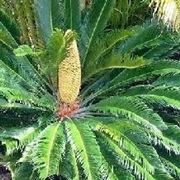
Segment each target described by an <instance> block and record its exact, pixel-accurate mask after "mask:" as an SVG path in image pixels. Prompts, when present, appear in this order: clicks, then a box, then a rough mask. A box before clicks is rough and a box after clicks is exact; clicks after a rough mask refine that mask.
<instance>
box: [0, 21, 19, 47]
mask: <svg viewBox="0 0 180 180" xmlns="http://www.w3.org/2000/svg"><path fill="white" fill-rule="evenodd" d="M0 41H1V42H2V43H3V44H5V45H6V46H8V47H9V48H15V47H17V43H16V41H15V40H14V38H13V37H12V36H11V34H10V33H9V31H8V30H7V29H6V27H5V26H4V25H3V24H2V23H1V22H0Z"/></svg>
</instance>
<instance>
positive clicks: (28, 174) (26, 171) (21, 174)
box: [13, 162, 38, 180]
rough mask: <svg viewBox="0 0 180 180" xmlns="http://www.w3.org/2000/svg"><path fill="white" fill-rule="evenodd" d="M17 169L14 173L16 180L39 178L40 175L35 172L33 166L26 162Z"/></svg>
mask: <svg viewBox="0 0 180 180" xmlns="http://www.w3.org/2000/svg"><path fill="white" fill-rule="evenodd" d="M16 166H17V168H16V170H15V172H13V178H14V180H19V179H24V180H33V179H35V178H37V176H38V174H37V172H35V171H34V170H33V165H32V164H30V163H28V162H25V163H23V164H21V165H16Z"/></svg>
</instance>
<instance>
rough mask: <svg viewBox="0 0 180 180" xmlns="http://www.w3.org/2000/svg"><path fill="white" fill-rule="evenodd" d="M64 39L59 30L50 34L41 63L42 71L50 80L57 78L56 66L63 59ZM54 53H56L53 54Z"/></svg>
mask: <svg viewBox="0 0 180 180" xmlns="http://www.w3.org/2000/svg"><path fill="white" fill-rule="evenodd" d="M65 47H66V39H65V37H64V34H63V32H62V31H61V30H58V29H56V30H55V31H53V33H52V34H51V36H50V38H49V40H48V43H47V46H46V49H45V55H44V57H43V59H44V60H43V61H42V67H43V71H44V72H45V73H46V74H47V75H49V76H50V77H51V78H54V79H55V77H56V76H57V71H58V66H59V64H60V63H61V61H62V60H63V58H64V57H65V53H66V52H65ZM54 52H56V53H54Z"/></svg>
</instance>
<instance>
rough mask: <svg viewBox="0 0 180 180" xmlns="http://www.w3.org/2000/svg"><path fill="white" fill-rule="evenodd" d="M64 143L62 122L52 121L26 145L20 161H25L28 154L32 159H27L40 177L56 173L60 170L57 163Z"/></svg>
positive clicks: (62, 151) (59, 160) (63, 148)
mask: <svg viewBox="0 0 180 180" xmlns="http://www.w3.org/2000/svg"><path fill="white" fill-rule="evenodd" d="M65 143H66V139H65V136H64V130H63V126H62V123H59V122H57V123H53V124H51V125H49V126H47V127H46V128H45V129H44V130H43V131H42V132H41V133H40V134H39V136H38V137H37V138H36V139H35V141H34V142H32V143H31V144H29V145H27V147H26V150H25V152H24V154H23V157H22V159H21V160H20V162H26V161H27V155H28V156H30V157H31V158H32V159H31V160H30V159H29V161H30V162H31V161H32V163H33V164H34V169H35V170H37V171H38V173H39V178H40V179H45V178H47V177H49V176H51V175H55V174H57V175H58V174H59V171H61V170H60V169H59V164H60V162H61V160H62V154H63V153H64V150H65ZM31 153H32V154H31Z"/></svg>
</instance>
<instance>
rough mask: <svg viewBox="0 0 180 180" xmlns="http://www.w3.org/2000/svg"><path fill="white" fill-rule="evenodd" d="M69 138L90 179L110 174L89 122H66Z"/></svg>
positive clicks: (85, 173) (86, 175)
mask: <svg viewBox="0 0 180 180" xmlns="http://www.w3.org/2000/svg"><path fill="white" fill-rule="evenodd" d="M66 128H67V135H68V140H69V141H70V144H71V147H72V149H73V150H74V151H75V153H76V157H78V161H79V163H80V164H81V166H82V167H83V169H84V175H85V177H87V179H89V180H93V179H100V178H103V177H106V176H107V175H108V167H107V163H106V161H105V160H104V158H103V156H102V154H101V152H100V148H99V146H98V144H97V142H96V139H95V135H94V134H93V132H92V131H91V129H90V127H89V125H88V124H85V123H83V122H81V121H78V120H74V121H68V122H67V123H66Z"/></svg>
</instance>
